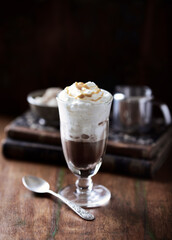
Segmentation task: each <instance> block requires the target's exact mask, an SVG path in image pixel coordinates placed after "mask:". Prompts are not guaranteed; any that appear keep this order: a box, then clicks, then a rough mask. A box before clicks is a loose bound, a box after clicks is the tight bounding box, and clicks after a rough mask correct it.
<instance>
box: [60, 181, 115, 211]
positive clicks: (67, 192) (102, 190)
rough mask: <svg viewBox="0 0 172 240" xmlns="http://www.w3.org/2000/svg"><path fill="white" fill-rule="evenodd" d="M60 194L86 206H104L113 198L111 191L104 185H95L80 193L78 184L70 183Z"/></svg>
mask: <svg viewBox="0 0 172 240" xmlns="http://www.w3.org/2000/svg"><path fill="white" fill-rule="evenodd" d="M60 194H61V195H62V196H64V197H66V198H67V199H68V200H70V201H72V202H74V203H76V204H78V205H79V206H81V207H86V208H93V207H100V206H103V205H105V204H107V203H108V201H109V200H110V198H111V193H110V191H109V190H108V189H107V188H106V187H104V186H102V185H93V188H92V190H91V191H89V192H87V193H78V192H77V191H76V185H70V186H67V187H65V188H63V189H62V190H61V191H60Z"/></svg>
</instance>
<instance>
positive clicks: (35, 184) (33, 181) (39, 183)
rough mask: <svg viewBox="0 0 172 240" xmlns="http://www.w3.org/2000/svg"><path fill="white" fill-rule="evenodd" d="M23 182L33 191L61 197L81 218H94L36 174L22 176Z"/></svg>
mask: <svg viewBox="0 0 172 240" xmlns="http://www.w3.org/2000/svg"><path fill="white" fill-rule="evenodd" d="M22 182H23V184H24V186H25V187H26V188H27V189H29V190H30V191H32V192H36V193H50V194H52V195H54V196H55V197H57V198H59V199H60V200H61V201H62V202H64V203H65V204H66V205H67V206H68V207H70V208H71V209H72V210H73V211H74V212H76V213H77V214H78V215H79V216H80V217H81V218H83V219H85V220H94V218H95V217H94V215H93V214H91V213H89V212H88V211H86V210H85V209H83V208H81V207H80V206H78V205H77V204H75V203H73V202H71V201H69V200H68V199H66V198H64V197H63V196H61V195H60V194H59V193H55V192H53V191H52V190H50V185H49V183H48V182H46V181H45V180H44V179H42V178H37V177H34V176H24V177H23V178H22Z"/></svg>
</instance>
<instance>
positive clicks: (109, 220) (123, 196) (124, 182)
mask: <svg viewBox="0 0 172 240" xmlns="http://www.w3.org/2000/svg"><path fill="white" fill-rule="evenodd" d="M9 121H11V118H7V117H1V118H0V138H1V140H2V139H3V138H4V136H5V135H4V127H5V126H6V125H7V123H9ZM1 152H2V151H1ZM1 152H0V240H14V239H15V240H16V239H20V240H35V239H39V240H52V239H60V240H63V239H65V240H66V239H70V240H73V239H75V240H76V239H81V240H95V239H99V240H108V239H110V240H114V239H117V240H127V239H129V240H132V239H136V240H138V239H139V240H143V239H144V240H149V239H150V240H155V239H164V240H167V239H169V240H170V239H172V164H171V160H172V159H171V157H170V156H169V158H168V160H167V161H166V163H165V164H164V166H163V167H162V168H161V170H160V171H159V172H158V174H157V175H156V177H155V179H154V180H143V179H139V178H132V177H127V176H122V175H117V174H116V175H115V174H108V173H102V172H99V173H98V174H97V175H96V176H95V177H94V178H93V180H94V182H97V183H100V184H104V185H105V186H106V187H107V188H109V189H110V191H111V193H112V198H111V201H110V202H109V204H108V205H106V206H104V207H101V208H95V209H90V210H89V211H90V212H91V213H93V214H94V215H95V217H96V219H95V220H94V221H92V222H89V221H84V220H82V219H81V218H80V217H78V216H77V215H76V214H75V213H73V212H72V211H71V210H70V209H69V208H68V207H67V206H65V205H64V204H61V203H60V202H59V201H58V200H57V199H54V198H53V197H51V196H48V195H43V196H42V195H41V196H40V195H34V194H33V193H31V192H30V191H28V190H27V189H25V188H24V186H23V185H22V182H21V179H22V176H24V175H35V176H39V177H42V178H44V179H46V180H47V181H48V182H49V183H50V185H51V189H52V190H54V191H58V190H59V189H60V188H61V187H63V186H65V185H67V184H69V183H70V184H71V183H72V182H74V181H75V177H74V176H73V174H71V173H70V172H69V170H68V169H67V168H65V167H58V166H57V167H56V166H49V165H45V164H40V163H30V162H25V161H17V160H7V159H5V158H4V157H3V156H2V153H1ZM171 156H172V155H171Z"/></svg>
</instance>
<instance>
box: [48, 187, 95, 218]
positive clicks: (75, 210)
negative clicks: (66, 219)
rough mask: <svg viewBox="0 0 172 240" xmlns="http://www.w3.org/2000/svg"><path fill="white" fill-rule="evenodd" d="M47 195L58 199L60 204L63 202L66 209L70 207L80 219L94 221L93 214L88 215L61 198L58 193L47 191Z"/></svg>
mask: <svg viewBox="0 0 172 240" xmlns="http://www.w3.org/2000/svg"><path fill="white" fill-rule="evenodd" d="M48 193H50V194H52V195H53V196H55V197H57V198H59V199H60V200H61V201H62V202H64V203H65V204H66V205H67V206H68V207H70V208H71V209H72V210H73V211H74V212H76V213H77V214H78V215H79V216H80V217H81V218H83V219H85V220H89V221H91V220H94V219H95V217H94V215H93V214H91V213H89V212H88V211H86V210H85V209H83V208H81V207H80V206H79V205H77V204H75V203H73V202H71V201H69V200H68V199H66V198H65V197H63V196H61V195H60V194H59V193H55V192H53V191H52V190H48Z"/></svg>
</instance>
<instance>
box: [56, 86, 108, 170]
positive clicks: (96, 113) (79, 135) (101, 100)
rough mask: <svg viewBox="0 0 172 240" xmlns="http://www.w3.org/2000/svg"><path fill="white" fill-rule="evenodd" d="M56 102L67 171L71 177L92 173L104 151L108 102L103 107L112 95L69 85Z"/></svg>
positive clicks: (90, 87)
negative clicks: (70, 172) (59, 109)
mask: <svg viewBox="0 0 172 240" xmlns="http://www.w3.org/2000/svg"><path fill="white" fill-rule="evenodd" d="M58 98H59V99H60V100H59V101H58V105H59V108H61V111H60V117H61V119H62V120H61V139H62V146H63V151H64V155H65V158H66V160H67V164H68V166H69V168H70V169H71V170H72V171H74V170H75V174H77V173H80V174H81V172H82V171H84V170H88V169H94V168H95V166H96V165H97V164H98V163H100V162H101V161H102V156H103V154H104V151H105V146H106V139H107V130H108V116H109V112H110V105H111V101H110V103H109V104H106V103H107V102H109V100H111V99H112V95H111V94H110V93H109V92H107V91H105V90H102V89H99V88H98V87H97V86H96V84H95V83H93V82H88V83H85V84H84V83H74V84H72V85H71V86H70V87H67V88H65V89H64V90H63V91H62V92H61V93H60V94H59V96H58ZM62 106H63V107H62ZM100 165H101V164H100Z"/></svg>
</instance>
